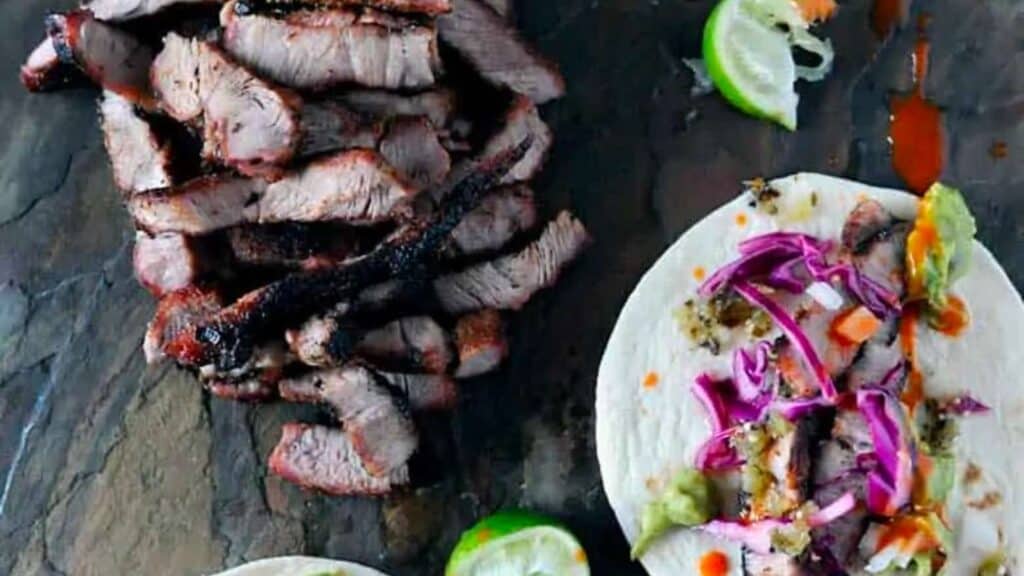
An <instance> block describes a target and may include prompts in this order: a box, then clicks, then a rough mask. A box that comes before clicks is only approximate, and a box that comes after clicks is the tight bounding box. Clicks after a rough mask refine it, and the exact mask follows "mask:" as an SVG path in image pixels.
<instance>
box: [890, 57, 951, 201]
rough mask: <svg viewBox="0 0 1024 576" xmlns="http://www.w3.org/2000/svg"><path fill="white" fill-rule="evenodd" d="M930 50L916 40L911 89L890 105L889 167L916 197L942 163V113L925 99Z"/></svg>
mask: <svg viewBox="0 0 1024 576" xmlns="http://www.w3.org/2000/svg"><path fill="white" fill-rule="evenodd" d="M929 50H930V45H929V43H928V40H927V39H925V38H923V37H922V38H920V39H918V41H917V44H916V45H915V46H914V59H913V60H914V90H913V91H912V92H911V93H910V94H909V95H907V96H895V97H893V98H892V100H891V101H890V103H889V111H890V116H889V141H890V143H891V144H892V165H893V168H894V169H895V170H896V173H897V174H899V175H900V177H901V178H903V181H904V182H906V183H907V186H908V187H909V188H910V189H911V190H913V191H915V192H917V193H919V194H923V193H924V192H925V191H926V190H927V189H928V187H929V186H931V185H932V184H933V183H934V182H935V181H936V180H938V179H939V175H940V174H941V173H942V165H943V163H944V160H945V158H944V142H945V136H944V134H943V129H942V112H941V111H940V110H939V108H938V107H937V106H935V104H932V103H931V102H929V101H928V100H927V99H925V97H924V78H925V76H926V75H927V74H928V53H929Z"/></svg>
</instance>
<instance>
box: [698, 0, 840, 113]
mask: <svg viewBox="0 0 1024 576" xmlns="http://www.w3.org/2000/svg"><path fill="white" fill-rule="evenodd" d="M808 27H809V23H807V22H806V21H804V20H803V18H802V16H801V15H800V13H799V10H798V8H797V6H796V4H795V3H793V2H791V1H790V0H721V1H720V2H719V3H718V5H717V6H715V9H714V10H713V11H712V12H711V16H710V17H709V18H708V21H707V24H705V25H704V39H703V46H702V49H703V52H704V61H705V63H706V65H707V69H708V75H709V76H711V80H712V82H714V83H715V86H716V87H717V88H718V90H719V92H721V93H722V96H724V97H725V99H726V100H728V101H729V102H731V103H732V104H733V105H734V106H736V107H737V108H739V109H740V110H742V111H744V112H746V113H747V114H750V115H752V116H757V117H759V118H765V119H768V120H772V121H774V122H778V123H779V124H781V125H782V126H784V127H785V128H787V129H789V130H796V108H797V103H798V102H799V101H800V97H799V96H798V95H797V93H796V90H795V89H794V87H793V85H794V84H795V83H796V80H797V79H798V78H802V79H805V80H820V79H822V78H824V77H825V75H826V74H827V73H828V70H829V69H831V65H832V47H831V44H829V43H828V42H827V41H821V40H819V39H818V38H816V37H814V36H813V35H811V34H810V32H808ZM793 46H799V47H801V48H803V49H806V50H809V51H811V52H813V53H816V54H818V56H820V58H821V63H820V64H819V65H817V66H815V67H813V68H806V67H802V66H797V65H796V62H795V61H794V60H793V52H792V47H793Z"/></svg>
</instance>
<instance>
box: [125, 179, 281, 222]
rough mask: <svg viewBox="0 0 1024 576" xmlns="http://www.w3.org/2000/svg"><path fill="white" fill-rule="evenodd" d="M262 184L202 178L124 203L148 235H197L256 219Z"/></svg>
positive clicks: (246, 180)
mask: <svg viewBox="0 0 1024 576" xmlns="http://www.w3.org/2000/svg"><path fill="white" fill-rule="evenodd" d="M265 190H266V183H264V182H263V181H262V180H258V179H250V178H241V177H237V176H228V175H217V176H204V177H202V178H197V179H195V180H190V181H189V182H186V183H184V184H182V185H180V186H176V187H174V188H169V189H166V190H159V191H154V192H150V193H148V194H137V195H135V196H132V197H131V198H129V199H128V200H127V202H126V204H127V206H128V211H129V212H130V213H131V215H132V217H133V218H134V219H135V223H136V225H137V226H138V227H139V228H141V229H142V230H146V231H148V232H149V233H150V234H160V233H167V232H177V233H182V234H190V235H200V234H205V233H208V232H212V231H214V230H219V229H221V228H227V227H229V226H235V225H238V224H241V223H242V222H244V221H246V219H247V218H249V219H250V221H251V220H252V219H253V214H252V213H253V212H256V219H258V208H254V207H255V206H258V203H259V200H260V198H261V197H262V195H263V193H264V191H265Z"/></svg>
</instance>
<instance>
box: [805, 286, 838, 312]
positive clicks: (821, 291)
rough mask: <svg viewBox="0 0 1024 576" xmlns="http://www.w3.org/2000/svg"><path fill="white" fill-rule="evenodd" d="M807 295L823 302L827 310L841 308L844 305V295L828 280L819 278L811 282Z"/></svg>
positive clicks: (820, 302) (819, 302) (818, 301)
mask: <svg viewBox="0 0 1024 576" xmlns="http://www.w3.org/2000/svg"><path fill="white" fill-rule="evenodd" d="M806 292H807V295H808V296H810V297H811V298H814V300H815V302H817V303H818V304H821V305H822V307H824V308H825V309H826V310H839V309H840V308H842V307H843V295H842V294H840V293H839V292H836V289H835V288H833V287H832V285H831V284H829V283H828V282H822V281H821V280H817V281H814V282H811V285H810V286H808V287H807V290H806Z"/></svg>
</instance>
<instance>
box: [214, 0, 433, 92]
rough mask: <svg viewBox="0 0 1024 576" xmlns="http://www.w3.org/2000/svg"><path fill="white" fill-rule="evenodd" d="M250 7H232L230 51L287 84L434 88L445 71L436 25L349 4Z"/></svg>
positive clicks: (227, 22)
mask: <svg viewBox="0 0 1024 576" xmlns="http://www.w3.org/2000/svg"><path fill="white" fill-rule="evenodd" d="M244 12H246V10H245V8H244V4H242V3H239V2H234V1H232V2H228V3H227V4H225V6H224V9H223V10H222V12H221V24H222V25H223V26H224V40H223V41H224V47H225V49H226V50H227V51H228V52H230V53H231V54H232V55H233V56H234V57H235V58H237V59H238V60H239V61H240V62H242V63H244V64H246V65H247V66H250V67H251V68H252V69H253V70H255V71H256V72H258V73H259V74H261V75H263V76H265V77H267V78H270V79H273V80H274V81H276V82H280V83H282V84H284V85H287V86H292V87H295V88H300V89H304V90H316V89H325V88H330V87H332V86H337V85H339V84H349V83H355V84H361V85H363V86H368V87H372V88H391V89H395V88H401V89H412V88H427V87H429V86H431V85H432V84H434V81H435V78H436V77H437V75H438V74H440V70H441V60H440V58H439V56H438V51H437V33H436V31H435V30H434V29H433V27H431V26H429V25H425V24H419V23H414V22H412V21H405V20H400V19H398V18H397V17H387V18H385V17H380V16H379V15H378V14H377V13H374V14H367V13H364V14H360V13H358V12H354V11H349V10H344V9H331V10H299V11H297V12H291V13H288V14H286V15H284V16H283V17H280V18H278V17H275V16H272V15H268V14H256V13H250V14H244Z"/></svg>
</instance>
